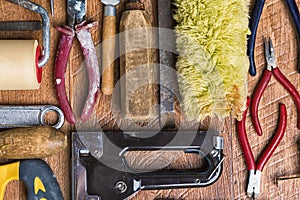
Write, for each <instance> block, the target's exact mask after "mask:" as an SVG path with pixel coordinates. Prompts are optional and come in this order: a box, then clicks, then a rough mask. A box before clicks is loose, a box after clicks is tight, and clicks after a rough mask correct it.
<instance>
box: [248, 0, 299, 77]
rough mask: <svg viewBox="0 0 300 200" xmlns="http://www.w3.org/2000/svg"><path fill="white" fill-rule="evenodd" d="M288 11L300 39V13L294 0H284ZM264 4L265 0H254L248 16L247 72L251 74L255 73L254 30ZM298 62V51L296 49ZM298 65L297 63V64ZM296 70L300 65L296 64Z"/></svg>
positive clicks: (255, 30)
mask: <svg viewBox="0 0 300 200" xmlns="http://www.w3.org/2000/svg"><path fill="white" fill-rule="evenodd" d="M285 2H286V4H287V6H288V8H289V11H290V13H291V16H292V19H293V21H294V26H295V28H296V34H297V37H298V40H299V39H300V38H299V37H300V15H299V10H298V7H297V4H296V2H295V0H285ZM264 5H265V0H256V1H255V5H254V9H253V12H252V14H251V17H250V22H249V27H250V31H251V35H250V36H249V39H248V56H249V61H250V68H249V73H250V74H251V75H252V76H255V75H256V67H255V60H254V48H255V40H256V32H257V27H258V24H259V20H260V16H261V13H262V11H263V8H264ZM298 63H300V51H299V50H298ZM298 65H299V64H298ZM298 72H299V73H300V65H299V66H298Z"/></svg>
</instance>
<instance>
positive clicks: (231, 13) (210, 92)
mask: <svg viewBox="0 0 300 200" xmlns="http://www.w3.org/2000/svg"><path fill="white" fill-rule="evenodd" d="M248 4H249V0H226V1H224V0H175V5H176V6H177V11H176V13H175V14H174V18H175V20H176V21H177V23H178V25H177V26H176V34H177V39H176V43H177V50H178V52H179V58H178V61H177V63H176V67H177V71H178V84H179V90H180V93H181V96H182V106H183V108H184V111H185V113H186V114H187V116H188V118H190V119H195V120H200V121H201V120H203V119H204V118H205V117H207V116H211V117H215V116H216V117H218V118H220V119H223V118H224V117H227V116H229V115H230V114H232V116H233V117H234V118H237V119H241V116H242V113H243V111H244V110H245V106H246V96H247V74H248V67H249V60H248V57H247V52H246V51H247V34H249V30H248Z"/></svg>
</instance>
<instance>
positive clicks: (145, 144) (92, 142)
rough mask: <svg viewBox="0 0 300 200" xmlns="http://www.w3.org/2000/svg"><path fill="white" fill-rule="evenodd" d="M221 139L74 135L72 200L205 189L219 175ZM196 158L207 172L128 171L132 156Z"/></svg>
mask: <svg viewBox="0 0 300 200" xmlns="http://www.w3.org/2000/svg"><path fill="white" fill-rule="evenodd" d="M223 142H224V141H223V137H221V136H220V135H219V133H218V132H216V131H212V130H211V131H207V132H204V131H194V132H193V131H178V132H176V131H161V132H159V133H157V134H155V135H154V134H153V132H150V131H149V132H89V133H87V132H75V133H73V134H72V146H73V149H72V183H73V192H74V193H73V199H74V200H81V199H95V200H110V199H114V200H122V199H127V198H129V197H130V196H133V195H134V194H136V193H137V192H138V191H140V190H157V189H171V188H187V187H205V186H208V185H211V184H213V183H214V182H215V181H217V180H218V178H219V177H220V175H221V173H222V162H223V159H224V157H223ZM158 150H161V151H183V152H184V153H194V154H196V155H198V156H199V158H202V159H203V160H204V162H205V168H203V169H192V170H171V171H168V170H164V169H157V170H154V171H151V170H147V169H145V170H144V169H135V168H132V167H131V166H130V165H129V164H128V162H127V159H126V156H125V155H126V153H128V152H132V151H158Z"/></svg>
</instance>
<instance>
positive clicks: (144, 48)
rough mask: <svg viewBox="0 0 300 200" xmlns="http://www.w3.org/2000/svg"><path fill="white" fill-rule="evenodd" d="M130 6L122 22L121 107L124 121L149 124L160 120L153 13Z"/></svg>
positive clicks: (131, 4) (123, 15)
mask: <svg viewBox="0 0 300 200" xmlns="http://www.w3.org/2000/svg"><path fill="white" fill-rule="evenodd" d="M128 5H129V6H130V8H131V9H132V8H135V9H134V10H127V11H125V12H123V14H122V17H121V21H120V36H119V45H120V55H122V56H121V58H120V75H121V108H122V109H121V110H122V115H123V118H124V119H125V120H131V122H138V123H139V122H142V123H147V122H151V121H153V120H155V119H159V108H158V106H157V105H158V65H157V64H156V63H157V50H156V49H155V48H156V46H157V45H156V42H157V38H156V35H155V30H154V29H153V28H152V27H153V25H152V21H151V16H150V15H149V14H148V13H147V12H146V11H145V10H138V9H136V8H137V7H140V6H134V5H133V3H130V4H128ZM137 5H140V3H137Z"/></svg>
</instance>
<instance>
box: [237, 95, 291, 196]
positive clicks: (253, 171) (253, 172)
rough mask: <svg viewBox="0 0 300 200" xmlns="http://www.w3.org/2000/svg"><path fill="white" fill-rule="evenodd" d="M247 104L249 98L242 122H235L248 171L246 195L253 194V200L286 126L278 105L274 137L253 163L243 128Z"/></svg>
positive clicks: (281, 110) (283, 111)
mask: <svg viewBox="0 0 300 200" xmlns="http://www.w3.org/2000/svg"><path fill="white" fill-rule="evenodd" d="M249 104H250V98H248V99H247V109H246V110H245V112H244V113H243V118H242V120H241V121H237V132H238V138H239V141H240V144H241V148H242V151H243V154H244V157H245V160H246V164H247V168H248V170H249V180H248V186H247V195H248V197H250V198H251V197H252V195H253V193H254V198H256V197H257V196H258V195H259V193H260V178H261V174H262V170H263V168H264V166H265V165H266V163H267V162H268V160H269V159H270V157H271V156H272V154H273V153H274V151H275V149H276V148H277V146H278V145H279V143H280V141H281V140H282V138H283V136H284V132H285V129H286V124H287V113H286V107H285V105H284V104H280V107H279V112H280V114H279V124H278V127H277V130H276V132H275V134H274V137H273V138H272V139H271V141H270V143H269V144H268V146H267V147H266V149H265V150H264V152H263V153H262V154H261V156H260V158H259V159H258V161H257V162H256V163H255V160H254V157H253V154H252V151H251V147H250V144H249V141H248V138H247V134H246V127H245V121H246V115H247V111H248V106H249Z"/></svg>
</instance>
